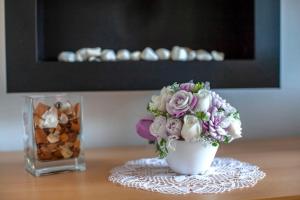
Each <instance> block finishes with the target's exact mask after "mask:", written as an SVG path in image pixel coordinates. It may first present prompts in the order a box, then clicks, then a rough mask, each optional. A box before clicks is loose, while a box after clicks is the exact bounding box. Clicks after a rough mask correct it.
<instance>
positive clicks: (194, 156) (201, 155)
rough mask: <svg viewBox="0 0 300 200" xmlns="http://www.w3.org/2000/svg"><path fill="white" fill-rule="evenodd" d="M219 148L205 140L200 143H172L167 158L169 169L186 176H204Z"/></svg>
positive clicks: (176, 141)
mask: <svg viewBox="0 0 300 200" xmlns="http://www.w3.org/2000/svg"><path fill="white" fill-rule="evenodd" d="M217 150H218V146H213V145H212V144H210V143H209V142H205V141H203V140H201V141H199V142H186V141H180V140H173V141H171V145H170V147H168V155H167V157H166V160H167V163H168V165H169V167H170V168H171V169H172V170H173V171H174V172H176V173H179V174H185V175H195V174H204V173H205V172H206V171H207V170H208V169H209V167H210V166H211V163H212V161H213V160H214V157H215V155H216V152H217Z"/></svg>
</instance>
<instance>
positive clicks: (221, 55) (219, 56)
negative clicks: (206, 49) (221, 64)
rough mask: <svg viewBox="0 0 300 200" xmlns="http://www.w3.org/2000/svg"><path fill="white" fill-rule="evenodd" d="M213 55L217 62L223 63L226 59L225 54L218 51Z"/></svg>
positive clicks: (212, 53)
mask: <svg viewBox="0 0 300 200" xmlns="http://www.w3.org/2000/svg"><path fill="white" fill-rule="evenodd" d="M211 55H212V57H213V59H214V60H216V61H223V60H224V57H225V54H224V53H223V52H220V51H216V50H214V51H212V52H211Z"/></svg>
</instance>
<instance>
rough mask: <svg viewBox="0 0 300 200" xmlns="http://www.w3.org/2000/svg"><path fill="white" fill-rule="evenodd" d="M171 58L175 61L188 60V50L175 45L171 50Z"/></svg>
mask: <svg viewBox="0 0 300 200" xmlns="http://www.w3.org/2000/svg"><path fill="white" fill-rule="evenodd" d="M171 58H172V60H174V61H186V60H187V59H188V53H187V50H186V49H185V48H183V47H179V46H174V47H173V49H172V51H171Z"/></svg>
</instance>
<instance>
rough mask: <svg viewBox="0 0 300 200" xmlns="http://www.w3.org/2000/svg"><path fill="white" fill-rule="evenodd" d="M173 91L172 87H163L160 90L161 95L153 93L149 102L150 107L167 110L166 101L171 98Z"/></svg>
mask: <svg viewBox="0 0 300 200" xmlns="http://www.w3.org/2000/svg"><path fill="white" fill-rule="evenodd" d="M172 95H173V91H172V89H171V88H170V87H163V88H162V90H161V91H160V95H159V96H158V95H153V96H152V97H151V102H150V103H149V106H150V109H152V110H159V111H163V112H165V111H166V103H167V102H168V101H169V100H170V99H171V97H172Z"/></svg>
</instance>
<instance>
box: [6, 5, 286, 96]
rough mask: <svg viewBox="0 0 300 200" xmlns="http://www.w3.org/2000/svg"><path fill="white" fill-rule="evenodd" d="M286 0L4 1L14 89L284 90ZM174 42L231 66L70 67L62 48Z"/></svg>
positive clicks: (112, 64)
mask: <svg viewBox="0 0 300 200" xmlns="http://www.w3.org/2000/svg"><path fill="white" fill-rule="evenodd" d="M279 4H280V1H279V0H243V1H240V0H185V1H182V0H26V1H19V0H5V24H6V25H5V26H6V28H5V30H6V57H7V59H6V64H7V70H6V72H7V91H8V92H41V91H43V92H48V91H99V90H100V91H101V90H148V89H159V88H161V87H162V86H163V85H166V84H170V83H172V82H173V81H178V82H181V81H188V80H191V79H194V80H203V81H204V80H207V81H210V82H211V85H212V86H213V87H214V88H249V87H252V88H253V87H279V63H280V58H279V49H280V46H279V38H280V35H279V30H280V29H279V28H280V24H279V19H280V17H279V16H280V13H279V11H280V7H279ZM174 45H180V46H187V47H190V48H195V49H198V48H203V49H207V50H219V51H223V52H225V54H226V58H225V61H222V62H217V61H209V62H207V61H189V62H179V61H171V60H170V61H157V62H147V61H119V62H93V63H91V62H82V63H63V62H58V61H57V55H58V53H59V52H61V51H65V50H71V51H75V50H77V49H79V48H82V47H96V46H100V47H103V48H112V49H115V50H117V49H121V48H127V49H130V50H142V49H143V48H145V47H147V46H150V47H152V48H160V47H165V48H171V47H172V46H174Z"/></svg>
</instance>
